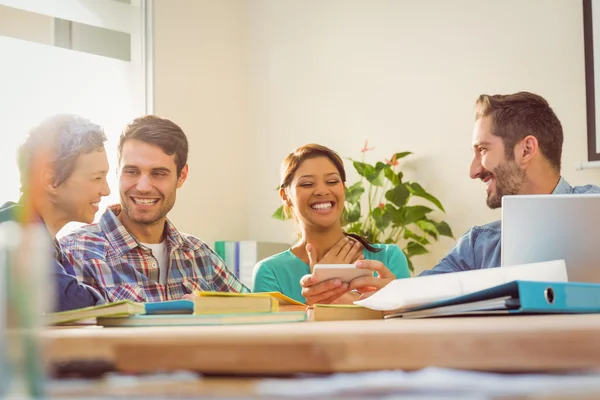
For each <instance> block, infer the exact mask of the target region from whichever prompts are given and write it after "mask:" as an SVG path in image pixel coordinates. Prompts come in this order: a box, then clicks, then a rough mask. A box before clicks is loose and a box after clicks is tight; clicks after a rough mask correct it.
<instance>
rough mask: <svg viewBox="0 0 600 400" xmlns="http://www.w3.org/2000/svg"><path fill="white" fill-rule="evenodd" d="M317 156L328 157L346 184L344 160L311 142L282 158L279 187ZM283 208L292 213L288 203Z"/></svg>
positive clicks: (364, 242)
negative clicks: (301, 166)
mask: <svg viewBox="0 0 600 400" xmlns="http://www.w3.org/2000/svg"><path fill="white" fill-rule="evenodd" d="M318 157H326V158H328V159H329V160H330V161H331V162H332V163H333V165H334V166H335V168H336V169H337V171H338V173H339V174H340V177H341V178H342V182H343V183H344V184H346V170H345V169H344V162H343V161H342V158H341V157H340V156H339V155H338V154H337V153H336V152H335V151H333V150H331V149H329V148H327V147H325V146H321V145H320V144H314V143H311V144H305V145H304V146H300V147H298V148H297V149H296V150H294V151H292V152H291V153H290V154H288V156H287V157H286V158H285V159H284V160H283V162H282V163H281V183H280V184H279V188H280V189H285V188H287V187H289V186H290V184H291V183H292V180H293V179H294V175H295V174H296V171H297V170H298V168H300V165H301V164H302V163H303V162H304V161H306V160H309V159H312V158H318ZM283 209H284V212H285V214H286V215H287V216H290V215H292V212H291V210H290V207H289V206H288V205H286V204H284V205H283ZM344 235H346V236H350V237H351V238H353V239H356V240H358V241H359V242H360V243H361V244H362V245H363V247H364V248H365V249H367V250H369V251H370V252H373V253H376V252H378V251H381V249H378V248H376V247H373V246H372V244H371V243H369V241H368V240H367V239H365V238H364V237H362V236H359V235H356V234H354V233H347V232H344Z"/></svg>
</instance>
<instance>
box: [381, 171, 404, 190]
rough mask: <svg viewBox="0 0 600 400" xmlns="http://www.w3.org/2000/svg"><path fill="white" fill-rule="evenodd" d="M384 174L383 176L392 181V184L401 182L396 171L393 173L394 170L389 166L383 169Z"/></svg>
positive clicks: (395, 184)
mask: <svg viewBox="0 0 600 400" xmlns="http://www.w3.org/2000/svg"><path fill="white" fill-rule="evenodd" d="M384 174H385V177H386V178H388V179H389V180H390V182H392V185H394V186H398V185H399V184H401V183H402V180H401V179H400V178H399V177H398V175H396V173H394V171H393V170H392V169H391V168H386V169H385V170H384Z"/></svg>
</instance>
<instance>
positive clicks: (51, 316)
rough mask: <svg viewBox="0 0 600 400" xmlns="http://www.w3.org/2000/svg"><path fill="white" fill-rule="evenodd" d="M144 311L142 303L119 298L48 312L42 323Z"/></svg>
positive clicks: (134, 313) (58, 322)
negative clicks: (90, 305)
mask: <svg viewBox="0 0 600 400" xmlns="http://www.w3.org/2000/svg"><path fill="white" fill-rule="evenodd" d="M145 312H146V309H145V307H144V304H142V303H135V302H133V301H130V300H121V301H118V302H115V303H109V304H102V305H99V306H92V307H85V308H79V309H77V310H71V311H61V312H56V313H48V314H45V315H44V323H45V324H46V325H58V324H65V323H69V322H75V321H81V320H87V319H91V318H98V317H105V316H129V315H138V314H144V313H145Z"/></svg>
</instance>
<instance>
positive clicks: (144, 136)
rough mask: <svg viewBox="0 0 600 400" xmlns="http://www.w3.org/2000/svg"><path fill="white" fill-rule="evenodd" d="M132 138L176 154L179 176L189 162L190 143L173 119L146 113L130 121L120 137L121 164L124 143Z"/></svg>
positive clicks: (167, 152)
mask: <svg viewBox="0 0 600 400" xmlns="http://www.w3.org/2000/svg"><path fill="white" fill-rule="evenodd" d="M130 139H136V140H140V141H142V142H145V143H148V144H151V145H154V146H158V147H160V148H161V149H162V151H163V152H165V154H168V155H170V156H171V155H175V165H177V176H178V177H179V176H180V175H181V170H183V167H185V165H186V164H187V159H188V151H189V145H188V140H187V137H186V136H185V133H184V132H183V130H182V129H181V128H180V127H179V126H178V125H177V124H175V123H174V122H173V121H171V120H168V119H166V118H161V117H158V116H156V115H145V116H143V117H139V118H136V119H134V120H133V121H132V122H131V123H129V124H128V125H127V126H126V127H125V129H124V130H123V133H121V138H120V139H119V165H120V164H121V156H122V153H123V145H124V144H125V142H126V141H127V140H130Z"/></svg>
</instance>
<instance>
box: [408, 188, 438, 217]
mask: <svg viewBox="0 0 600 400" xmlns="http://www.w3.org/2000/svg"><path fill="white" fill-rule="evenodd" d="M406 186H408V190H410V192H411V193H412V194H414V195H415V196H418V197H422V198H424V199H426V200H429V201H430V202H432V203H433V204H435V205H436V207H437V208H439V209H440V210H442V211H444V212H446V210H444V207H443V206H442V203H440V201H439V200H438V199H437V198H435V197H434V196H433V195H431V194H429V193H427V191H425V189H423V187H422V186H421V185H419V184H418V183H416V182H411V183H407V184H406Z"/></svg>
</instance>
